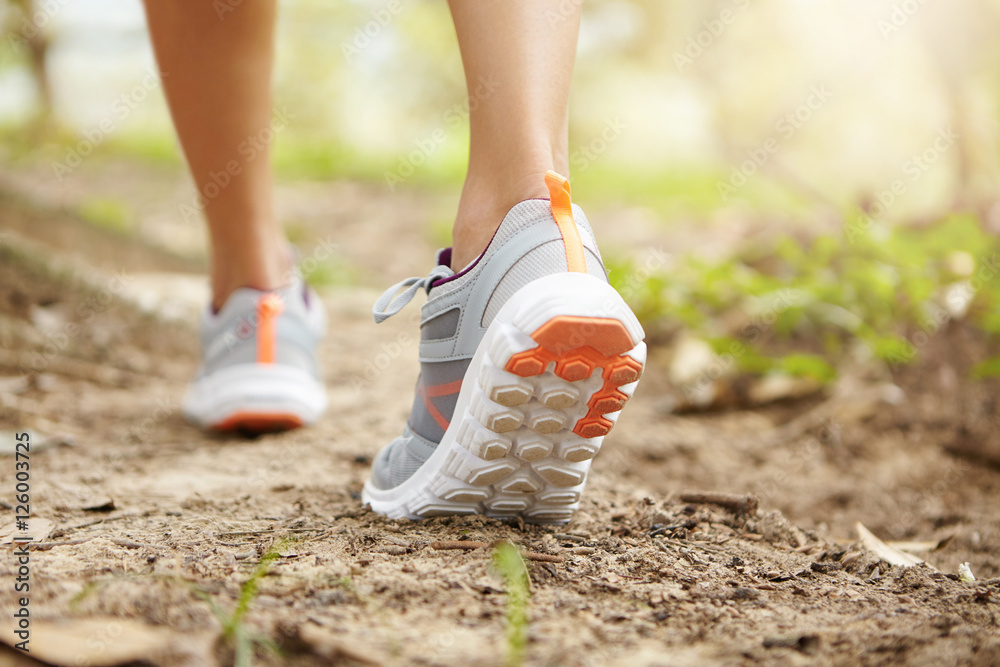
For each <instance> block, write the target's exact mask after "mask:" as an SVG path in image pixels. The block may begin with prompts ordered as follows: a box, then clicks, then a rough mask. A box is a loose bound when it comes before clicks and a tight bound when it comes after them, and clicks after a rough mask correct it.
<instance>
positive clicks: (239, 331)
mask: <svg viewBox="0 0 1000 667" xmlns="http://www.w3.org/2000/svg"><path fill="white" fill-rule="evenodd" d="M272 327H273V329H272ZM325 328H326V317H325V314H324V312H323V308H322V305H321V304H320V302H319V299H317V298H316V296H315V295H314V294H310V291H309V289H308V288H307V287H306V286H305V285H304V284H303V283H302V282H301V281H295V282H294V283H293V284H292V285H289V286H288V287H285V288H282V289H278V290H272V291H268V292H265V291H261V290H256V289H252V288H249V287H241V288H239V289H237V290H235V291H234V292H233V293H232V294H231V295H230V296H229V298H228V299H227V300H226V303H225V305H223V307H222V309H221V310H219V312H217V313H215V312H212V309H211V308H210V307H209V308H206V310H205V311H204V312H203V314H202V318H201V340H202V364H201V367H200V368H199V371H198V377H199V378H200V377H204V376H207V375H210V374H212V373H215V372H217V371H219V370H221V369H223V368H227V367H229V366H233V365H237V364H253V363H258V362H260V361H261V360H262V356H263V357H269V358H270V361H269V362H270V363H275V364H283V365H287V366H292V367H295V368H299V369H301V370H304V371H306V372H307V373H309V374H310V375H312V376H313V377H315V378H317V379H318V378H319V377H320V371H319V367H318V365H317V362H316V346H317V344H318V342H319V340H320V338H321V337H322V336H323V333H324V331H325ZM265 329H269V330H271V331H273V337H272V338H271V339H267V335H268V333H267V332H265ZM262 334H263V335H262ZM272 343H273V345H272ZM264 346H271V347H272V351H271V352H268V351H267V350H264V349H262V348H263V347H264Z"/></svg>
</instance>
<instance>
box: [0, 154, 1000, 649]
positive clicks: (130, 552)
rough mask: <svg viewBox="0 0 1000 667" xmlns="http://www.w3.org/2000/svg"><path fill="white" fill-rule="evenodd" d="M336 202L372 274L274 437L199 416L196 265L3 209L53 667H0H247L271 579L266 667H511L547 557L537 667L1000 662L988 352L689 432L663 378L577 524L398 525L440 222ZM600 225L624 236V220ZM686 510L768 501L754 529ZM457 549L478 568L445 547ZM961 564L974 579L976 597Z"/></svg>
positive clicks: (350, 191)
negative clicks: (509, 567)
mask: <svg viewBox="0 0 1000 667" xmlns="http://www.w3.org/2000/svg"><path fill="white" fill-rule="evenodd" d="M102 173H103V174H104V176H103V177H104V178H105V179H106V180H108V181H109V182H111V183H112V184H113V183H114V182H115V180H114V178H113V174H112V175H111V176H108V174H107V171H105V172H102ZM7 176H8V178H7V179H6V181H5V182H6V184H7V185H8V186H10V184H11V183H12V182H15V181H16V179H15V178H14V177H12V176H11V175H9V174H8V175H7ZM16 184H17V183H15V185H16ZM21 185H23V183H22V184H21ZM98 185H99V184H98ZM98 185H94V184H92V187H94V188H97V187H98ZM107 187H108V188H111V189H113V185H109V186H107ZM332 188H333V189H329V190H322V189H318V190H312V191H310V192H309V193H306V194H308V195H309V196H311V197H312V200H311V201H312V202H313V204H312V207H311V208H310V207H308V206H304V208H303V211H304V212H302V213H301V214H300V218H302V219H311V217H310V216H312V218H316V219H317V220H318V221H319V222H317V223H316V224H317V225H318V224H320V222H323V219H324V218H325V219H327V221H330V220H332V221H333V222H331V223H330V224H331V225H334V227H335V228H338V229H339V230H340V232H338V233H340V237H339V239H338V242H339V243H341V244H342V246H341V251H342V252H343V253H344V254H345V255H346V256H350V257H352V258H353V259H354V261H355V263H356V266H357V267H358V273H359V275H360V276H361V278H359V279H358V280H359V281H360V283H361V285H362V286H358V285H357V284H355V285H351V286H341V287H328V288H326V289H324V290H323V297H324V301H325V303H326V305H327V307H328V309H329V311H330V314H331V320H332V322H333V326H332V329H331V332H330V335H329V336H328V338H327V340H326V343H325V346H324V347H323V349H322V357H323V361H324V363H325V368H326V381H327V385H328V387H329V390H330V399H331V406H330V411H329V413H328V415H327V416H326V417H325V418H324V419H323V420H322V421H321V423H319V424H318V425H317V426H316V427H314V428H311V429H308V430H300V431H295V432H291V433H287V434H282V435H269V436H263V437H259V438H257V439H252V440H248V439H242V438H239V437H220V436H212V435H206V434H204V433H201V432H199V431H197V430H196V429H194V428H192V427H191V426H189V425H188V424H186V423H185V422H184V420H183V419H182V418H181V416H180V414H179V412H178V405H179V402H180V398H181V395H182V392H183V388H184V383H185V382H186V380H187V379H188V378H189V377H190V376H191V375H192V373H193V372H194V369H195V366H196V363H197V347H196V342H195V327H194V324H193V321H194V320H193V313H194V305H193V304H196V303H197V302H198V300H199V299H200V298H201V294H202V293H203V285H202V281H201V279H200V278H198V277H197V274H196V273H195V272H196V271H197V270H198V262H197V261H194V260H191V259H185V258H181V257H178V256H177V255H175V254H168V253H166V252H164V251H163V250H162V249H157V247H154V246H153V245H151V244H147V243H144V242H142V241H141V239H140V240H137V239H135V238H127V237H122V236H120V235H115V234H110V233H105V232H99V231H95V230H94V229H92V228H88V227H85V226H82V223H80V222H79V221H78V220H76V219H74V218H73V217H72V216H69V215H67V214H65V213H63V212H60V210H59V208H58V206H53V205H52V203H53V202H52V201H51V200H46V198H44V197H42V196H40V194H39V191H35V192H28V189H26V188H24V187H20V186H19V187H18V192H19V194H17V195H13V194H11V190H10V188H9V187H8V189H7V192H6V193H5V194H3V196H2V198H0V232H3V233H4V234H5V236H4V237H3V238H2V243H0V345H2V350H0V423H2V429H0V430H2V431H3V433H2V436H0V437H2V438H3V439H4V441H3V442H2V443H0V448H2V449H3V452H4V455H3V456H0V500H2V501H4V503H5V507H6V506H7V505H14V504H16V503H15V497H14V484H15V479H14V475H15V469H14V458H13V456H11V455H10V450H12V449H13V438H14V436H13V433H14V432H18V431H22V430H31V431H32V432H33V440H32V442H33V448H32V451H31V459H30V461H31V509H32V512H33V515H34V517H35V519H33V529H34V530H36V531H37V538H38V542H39V543H38V544H36V545H35V546H34V548H33V551H32V552H31V561H30V568H31V575H30V576H31V590H30V609H31V633H32V634H31V644H30V647H31V649H32V652H31V654H30V656H31V658H28V657H26V656H24V655H23V654H20V653H18V652H16V651H14V650H12V649H9V648H6V647H0V664H11V665H28V664H36V663H34V662H33V661H32V658H37V659H38V660H42V661H44V662H45V663H48V664H56V665H101V664H128V663H133V662H151V663H154V664H164V665H175V664H176V665H180V664H191V665H211V664H220V663H221V664H225V663H231V662H232V661H233V660H234V652H233V651H234V649H233V647H234V645H239V642H235V644H234V642H232V641H227V640H226V639H225V638H224V637H222V628H223V625H224V624H225V623H226V619H227V618H228V619H231V618H232V617H233V614H234V613H238V612H236V611H235V610H236V609H237V608H238V606H239V604H240V603H239V601H240V599H241V591H246V590H247V589H246V586H245V584H246V582H247V581H248V580H249V579H251V577H252V575H253V573H254V572H255V571H258V572H260V571H262V569H263V568H262V567H261V563H262V562H264V566H265V567H268V568H269V569H268V570H267V573H266V575H265V576H262V577H260V578H259V580H258V581H257V583H258V587H257V589H256V592H255V594H254V595H252V597H250V596H244V600H247V599H248V600H249V604H248V606H247V607H246V613H245V616H243V617H242V621H241V623H240V627H241V632H243V633H245V634H247V635H253V637H254V638H255V640H260V641H255V642H254V643H252V646H253V661H254V663H255V664H263V665H268V664H290V665H314V664H316V665H318V664H329V663H331V662H337V663H343V664H354V663H361V664H388V665H410V664H426V665H453V664H473V665H499V664H502V663H504V662H505V660H506V658H507V652H508V640H507V634H506V633H507V621H506V614H507V610H508V595H507V592H506V591H507V586H506V583H505V581H504V579H503V578H502V577H501V576H500V575H499V574H498V573H497V572H496V571H494V569H493V567H492V566H491V558H490V554H491V553H492V547H491V546H490V545H492V544H493V543H494V542H496V541H498V540H508V541H510V542H513V543H515V544H517V545H520V546H521V547H523V548H524V549H525V550H527V551H528V552H530V553H528V554H527V555H528V559H527V561H526V562H527V570H528V573H529V575H530V581H531V598H530V602H529V606H528V615H529V623H528V626H527V632H528V639H529V641H528V644H527V648H526V653H525V662H526V664H530V665H688V664H691V665H696V664H721V665H738V664H751V663H757V662H761V663H765V664H778V665H797V664H844V665H847V664H850V665H854V664H860V665H865V664H885V663H906V664H915V665H925V664H926V665H937V664H976V665H996V664H1000V579H998V577H1000V558H998V556H997V554H998V552H1000V513H998V511H997V508H998V502H1000V434H998V431H1000V428H998V420H997V417H996V414H997V408H998V404H1000V393H998V392H997V386H996V385H995V384H988V383H970V382H968V381H966V380H965V379H964V378H965V377H966V372H967V369H968V367H969V365H970V364H971V363H973V362H974V361H975V360H976V359H977V358H980V357H981V356H982V355H983V354H986V352H987V348H986V344H985V343H984V342H983V341H982V340H981V339H979V338H978V337H977V336H976V335H975V334H973V333H971V332H969V331H967V330H965V329H964V328H962V327H961V326H954V327H952V328H950V329H948V330H946V331H944V332H943V333H941V334H940V335H938V336H937V337H936V338H935V339H934V340H932V341H931V342H930V344H929V345H928V346H927V348H926V349H925V350H924V352H925V354H924V357H923V361H922V362H921V363H920V364H919V365H918V366H916V367H913V368H909V369H906V370H903V371H901V372H900V373H898V374H897V375H896V376H895V377H894V378H890V379H891V381H892V382H894V383H895V385H896V386H898V387H899V388H901V389H902V394H901V396H902V400H900V394H899V393H898V392H896V393H894V392H886V391H885V384H884V382H885V378H882V379H880V380H879V382H878V383H876V382H868V383H866V382H863V381H861V380H857V381H855V382H854V384H853V385H850V386H848V385H847V384H846V383H844V384H842V385H840V386H838V387H836V388H834V389H833V390H831V391H830V392H829V393H828V394H827V395H824V396H822V397H813V398H811V399H807V400H800V401H797V402H791V403H784V404H777V405H773V406H770V407H766V408H761V409H758V410H755V411H726V412H716V413H712V414H701V415H686V416H677V415H670V414H667V412H666V410H665V407H664V406H665V405H666V402H665V399H664V396H665V393H666V392H667V390H668V387H667V382H666V379H665V376H664V372H663V369H662V368H661V367H660V366H658V365H657V363H656V358H657V355H656V354H655V350H654V354H653V363H652V364H651V366H650V368H649V370H648V372H647V375H646V378H645V379H644V381H643V383H641V384H640V387H639V390H638V392H637V394H636V397H635V399H634V401H633V404H632V405H631V407H630V409H629V410H627V411H626V413H625V415H624V417H623V419H622V420H621V422H620V423H619V426H618V427H616V429H615V430H614V431H613V432H612V434H611V436H610V437H609V438H608V442H607V443H606V447H605V450H604V451H603V452H602V454H601V456H600V457H598V459H597V460H596V461H595V465H594V471H593V473H592V476H591V481H590V485H589V489H588V494H587V495H586V496H585V500H584V503H583V506H582V508H581V510H580V511H579V513H578V514H577V516H576V518H575V519H574V520H573V521H572V522H571V523H570V524H569V525H565V526H530V525H507V524H504V523H499V522H497V521H493V520H488V519H483V518H443V519H433V520H430V521H426V522H422V523H411V522H407V521H389V520H386V519H385V518H383V517H380V516H378V515H375V514H373V513H371V512H370V511H367V510H366V509H365V508H364V507H362V506H361V504H360V502H359V491H360V488H361V484H362V483H363V481H364V479H365V476H366V473H367V468H368V462H369V460H370V458H371V457H372V455H373V454H374V453H375V452H376V451H377V450H378V448H379V447H380V446H381V445H382V444H383V443H384V442H385V441H387V439H390V438H391V437H393V436H394V435H395V434H396V432H397V431H398V429H399V428H400V427H401V424H402V423H403V420H404V419H405V418H406V415H407V411H408V407H409V403H410V400H411V394H410V392H411V390H412V383H413V381H414V379H415V375H416V362H415V341H416V337H415V333H414V329H413V324H414V322H413V318H412V317H409V318H408V317H399V318H397V319H394V320H392V321H390V322H389V323H386V324H384V325H381V326H378V327H376V326H375V325H373V324H372V321H371V317H370V314H369V308H370V304H371V301H372V299H373V298H374V296H375V295H376V294H377V291H378V290H377V289H376V288H377V287H378V286H380V285H383V284H389V283H390V282H393V281H395V280H397V279H399V277H401V276H404V275H413V274H418V273H421V272H422V271H426V269H427V262H426V261H425V259H426V258H428V257H430V252H431V250H432V247H431V245H430V244H429V242H428V241H427V239H426V236H425V235H423V234H422V233H421V232H420V231H419V227H418V225H419V223H420V218H421V216H425V215H428V209H432V208H433V205H431V204H427V203H426V202H424V201H423V200H421V199H420V198H419V197H417V196H415V195H414V196H413V197H414V198H413V201H412V202H407V203H405V204H403V203H401V202H400V200H398V199H397V200H394V202H393V203H391V204H380V203H379V202H378V198H377V197H373V196H370V194H371V193H369V192H368V191H366V190H365V189H364V188H363V187H360V186H351V185H339V186H332ZM25 192H28V194H27V195H25V194H24V193H25ZM321 193H326V194H321ZM329 193H333V194H329ZM42 194H44V193H42ZM160 194H161V195H162V193H160ZM293 194H294V193H293ZM299 194H302V193H301V192H299ZM143 196H145V195H143ZM157 196H160V195H157ZM177 196H178V197H182V195H177ZM164 198H166V197H163V198H161V200H162V199H164ZM301 199H305V200H308V197H307V196H305V195H303V196H302V197H301ZM282 201H284V202H285V204H284V205H285V206H286V207H287V206H288V202H289V201H299V199H296V198H295V197H292V196H291V195H290V194H289V193H288V190H287V189H286V191H285V195H284V199H283V200H282ZM594 217H595V222H596V226H597V230H598V234H600V233H601V230H602V229H607V227H605V226H604V225H607V224H610V223H602V221H601V219H599V218H597V216H594ZM146 219H147V220H149V224H148V226H147V228H146V229H145V231H146V233H147V235H148V234H153V235H155V233H156V230H157V227H156V215H153V214H148V215H146ZM324 224H325V223H324ZM336 225H339V227H336ZM181 236H182V235H181V234H178V235H177V236H176V237H174V238H173V240H174V241H175V242H177V243H178V244H179V245H183V242H182V241H183V239H182V238H181ZM317 238H321V235H320V234H313V235H312V237H311V242H313V243H314V242H315V241H316V239H317ZM195 245H196V244H195ZM373 248H374V250H373ZM310 249H311V247H309V246H307V255H306V256H307V257H308V256H309V254H308V253H309V251H310ZM404 249H405V252H404ZM414 250H416V252H414ZM116 273H117V274H118V278H117V282H116V279H115V278H114V276H115V274H116ZM123 284H124V288H122V285H123ZM413 310H414V311H415V310H416V308H414V309H413ZM74 324H78V325H79V326H72V325H74ZM993 352H994V353H995V350H994V351H993ZM379 355H384V357H379ZM375 366H382V367H383V368H382V369H381V370H378V371H377V372H376V371H374V370H373V369H374V368H375ZM24 367H27V368H29V369H32V370H31V372H29V373H28V374H27V375H26V376H25V375H23V374H22V372H21V369H22V368H24ZM890 398H891V399H892V400H891V401H887V400H886V399H890ZM687 489H699V490H703V491H713V492H719V493H727V494H748V493H749V494H754V495H755V496H756V497H757V498H758V499H759V509H757V508H755V507H754V506H753V504H752V503H750V504H747V505H746V506H742V507H740V506H735V505H733V506H723V505H719V504H713V503H706V502H693V501H692V499H691V497H687V496H683V495H682V493H681V492H682V491H684V490H687ZM3 512H4V515H5V516H8V517H9V519H8V520H9V521H12V520H13V513H14V512H13V510H9V509H4V510H3ZM858 521H860V522H863V523H864V524H865V525H867V526H868V528H870V529H871V530H872V531H874V532H875V533H876V534H877V535H879V536H880V537H882V538H883V539H885V540H897V541H900V540H907V541H923V542H929V543H931V544H934V545H937V547H938V548H937V549H936V550H935V551H924V552H922V553H920V554H919V555H920V556H921V557H923V558H925V559H926V560H927V561H928V563H929V564H924V565H918V566H915V567H911V568H903V567H900V566H889V564H888V563H886V562H885V561H882V560H880V558H879V557H878V556H876V555H874V554H873V553H872V552H871V551H869V550H868V549H867V548H865V547H863V546H861V545H860V544H858V543H857V542H856V539H857V534H856V532H855V523H856V522H858ZM3 523H7V521H4V522H3ZM7 539H8V540H9V538H7ZM459 541H462V542H466V544H464V545H458V546H463V547H470V548H461V549H442V548H440V547H442V546H456V545H446V544H442V543H444V542H459ZM477 544H478V545H479V546H477ZM483 545H485V546H483ZM927 546H928V545H926V544H925V545H916V547H918V548H924V549H926V548H927ZM4 550H5V551H4V553H5V554H6V555H5V556H4V558H3V560H2V563H0V572H2V574H3V576H2V582H3V584H2V588H0V610H2V612H0V638H2V640H3V641H4V642H6V643H8V644H9V643H11V642H12V641H13V637H12V635H11V632H12V630H13V620H12V613H13V610H14V608H15V605H16V604H17V598H18V597H19V596H18V595H17V594H15V593H14V590H13V583H14V574H15V570H16V564H15V561H14V557H13V553H12V551H13V550H12V549H11V547H10V546H5V547H4ZM269 553H272V554H273V553H276V554H277V558H275V559H273V560H270V561H268V560H267V558H264V556H265V555H266V554H269ZM963 562H968V563H970V566H971V570H972V572H973V573H975V575H976V577H977V581H975V582H971V583H970V582H964V581H959V580H958V577H957V576H956V572H957V571H958V566H959V564H960V563H963Z"/></svg>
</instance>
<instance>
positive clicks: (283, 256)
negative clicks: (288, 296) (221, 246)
mask: <svg viewBox="0 0 1000 667" xmlns="http://www.w3.org/2000/svg"><path fill="white" fill-rule="evenodd" d="M293 269H294V263H293V261H292V255H291V252H290V251H288V248H287V243H283V244H282V245H280V246H279V249H278V250H277V251H275V250H269V251H267V252H260V253H253V254H251V255H249V256H247V255H242V256H236V255H234V254H233V253H226V254H225V255H222V256H220V253H214V256H213V258H212V280H211V283H212V307H213V308H214V309H215V310H219V309H220V308H222V306H223V305H224V304H225V303H226V300H227V299H228V298H229V295H230V294H232V293H233V291H235V290H237V289H239V288H241V287H250V288H253V289H257V290H274V289H279V288H281V287H285V286H286V285H288V284H289V283H290V282H291V280H292V276H293V275H294V271H293Z"/></svg>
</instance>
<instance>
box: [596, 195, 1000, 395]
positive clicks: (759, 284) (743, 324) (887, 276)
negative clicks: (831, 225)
mask: <svg viewBox="0 0 1000 667" xmlns="http://www.w3.org/2000/svg"><path fill="white" fill-rule="evenodd" d="M881 231H882V232H884V233H879V234H874V233H864V234H844V235H838V236H835V235H824V236H819V237H816V238H814V239H812V240H811V241H808V242H805V243H803V242H801V241H797V240H796V239H793V238H791V237H788V236H786V237H779V238H777V239H776V240H773V241H770V242H767V243H758V244H756V245H752V246H749V247H747V248H744V249H743V250H742V251H741V252H740V253H739V254H738V255H737V256H735V257H732V258H729V259H726V260H723V261H716V262H707V261H705V260H702V259H699V258H695V257H686V258H682V259H681V260H680V261H678V262H677V263H676V265H674V266H672V267H671V268H670V269H669V272H666V271H661V272H659V273H656V274H654V275H652V276H650V277H649V278H647V279H646V280H644V281H642V282H641V283H640V284H638V285H636V284H634V281H633V280H632V278H631V270H632V269H631V266H630V265H629V264H628V263H617V264H616V263H611V269H612V270H611V272H610V276H611V280H612V283H613V284H615V286H616V287H618V288H619V289H621V290H622V292H623V294H625V296H626V298H627V299H628V300H629V301H630V303H631V305H632V306H633V308H634V309H635V311H636V314H637V315H638V316H639V318H640V319H641V320H643V322H644V323H646V324H648V325H650V328H651V329H652V330H653V331H664V330H666V331H677V330H681V329H683V330H686V331H689V332H691V333H693V334H694V335H696V336H699V337H701V338H703V339H706V340H708V341H709V342H711V343H712V345H713V347H714V348H715V349H716V351H717V352H720V353H721V352H723V351H725V350H730V349H732V348H733V346H734V345H738V346H740V347H739V349H740V351H741V354H740V355H739V356H738V357H737V363H738V364H739V368H740V369H741V370H742V371H743V372H747V373H750V374H758V375H759V374H764V373H768V372H783V373H786V374H790V375H794V376H806V377H810V378H813V379H815V380H818V381H821V382H829V381H831V380H833V379H834V378H835V377H836V368H837V366H838V363H839V362H841V361H842V360H843V357H844V355H845V354H846V353H848V352H850V351H852V350H855V349H857V347H858V344H861V345H863V346H864V347H865V348H867V349H868V350H869V351H870V353H871V355H872V356H873V357H875V358H877V359H880V360H882V361H883V362H885V363H886V364H887V365H889V366H890V367H893V368H895V367H897V366H899V365H903V364H907V363H910V362H912V361H913V360H914V359H915V358H916V357H917V355H918V353H919V348H920V347H922V345H923V344H925V343H926V341H927V340H928V339H929V338H930V337H932V336H933V335H935V334H936V333H937V331H938V330H939V329H940V327H941V326H943V325H944V324H945V323H947V322H948V321H949V320H950V319H952V318H954V317H964V318H965V319H966V320H967V321H968V322H970V323H971V324H973V325H974V326H976V327H978V328H980V329H982V330H983V331H985V332H987V333H989V334H1000V264H998V260H997V256H998V253H1000V242H998V240H997V239H996V238H995V237H993V236H991V235H990V234H988V233H987V232H985V231H984V230H983V229H982V227H981V226H980V224H979V222H978V220H977V219H976V218H975V217H973V216H970V215H961V214H955V215H951V216H949V217H947V218H945V219H943V220H941V221H939V222H938V223H936V224H934V225H931V226H928V227H925V228H919V229H917V228H907V227H899V228H895V229H892V230H881ZM733 323H735V324H733ZM998 368H1000V361H996V360H993V361H992V362H987V363H986V364H984V365H982V366H981V367H980V368H979V369H977V371H976V373H977V376H979V377H985V376H990V375H995V374H1000V370H998Z"/></svg>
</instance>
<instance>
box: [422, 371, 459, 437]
mask: <svg viewBox="0 0 1000 667" xmlns="http://www.w3.org/2000/svg"><path fill="white" fill-rule="evenodd" d="M461 382H462V381H461V380H459V381H458V383H459V385H461ZM443 386H446V385H438V387H443ZM434 388H437V387H434ZM417 393H418V394H419V395H420V396H421V398H423V399H424V407H425V408H426V409H427V414H429V415H430V416H431V418H432V419H433V420H434V421H435V422H437V425H438V426H440V427H441V428H442V429H443V430H445V431H447V430H448V426H449V421H448V420H447V419H445V416H444V415H443V414H441V411H440V410H438V409H437V406H436V405H434V403H433V402H432V401H431V398H432V397H435V396H444V395H445V394H431V393H429V392H428V391H427V388H425V387H424V385H423V383H418V385H417ZM450 393H453V392H450Z"/></svg>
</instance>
